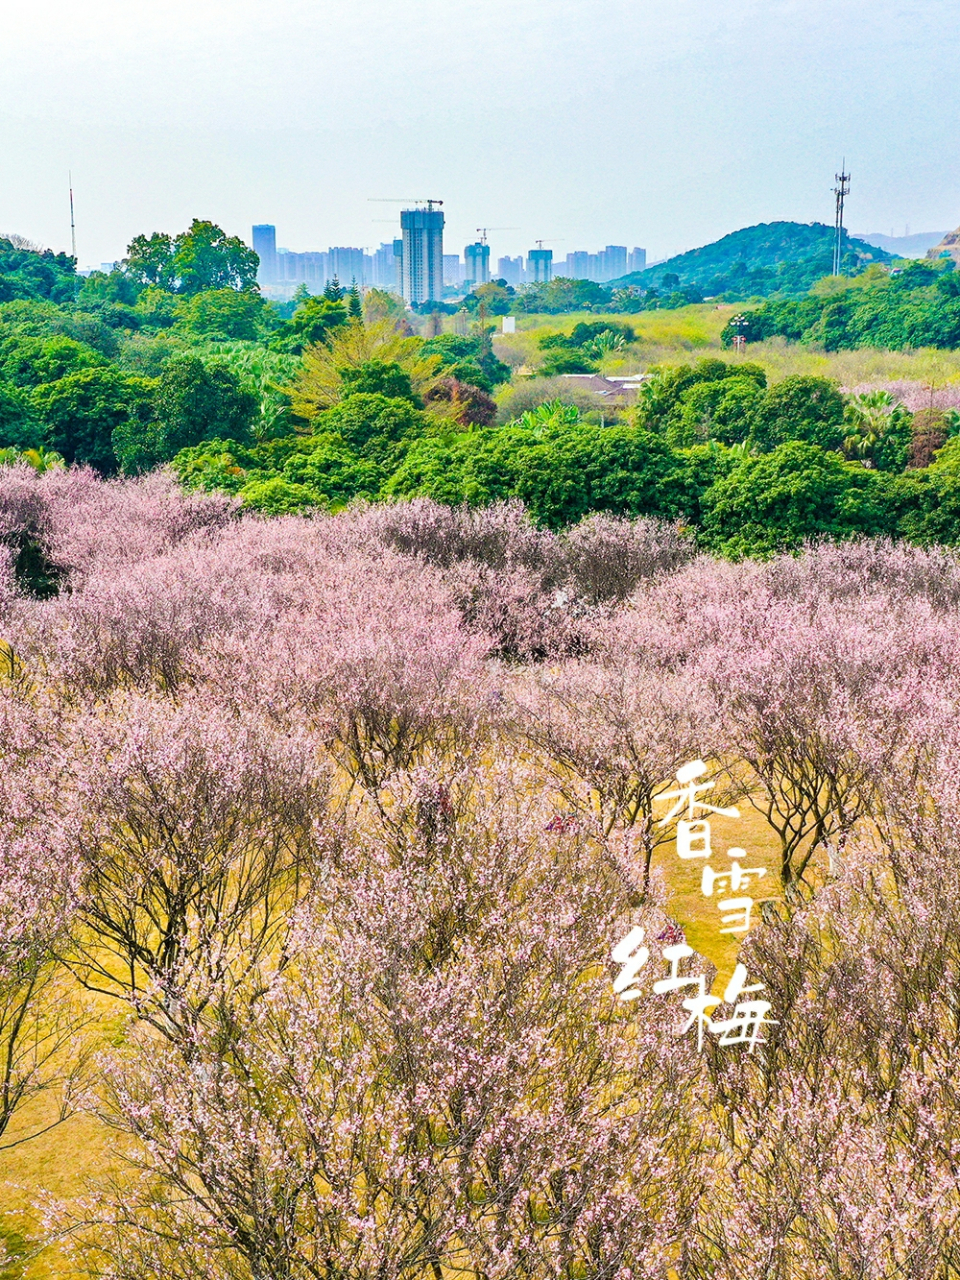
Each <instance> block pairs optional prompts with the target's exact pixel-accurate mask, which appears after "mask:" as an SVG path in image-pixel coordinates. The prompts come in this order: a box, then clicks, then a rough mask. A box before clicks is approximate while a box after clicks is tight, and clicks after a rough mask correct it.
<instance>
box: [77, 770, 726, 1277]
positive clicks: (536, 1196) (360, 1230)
mask: <svg viewBox="0 0 960 1280" xmlns="http://www.w3.org/2000/svg"><path fill="white" fill-rule="evenodd" d="M518 781H519V779H517V778H512V777H509V776H508V770H503V771H501V774H500V776H499V778H496V777H495V778H494V780H493V792H494V794H493V795H492V796H490V795H486V794H485V793H487V792H488V791H489V782H490V780H489V779H487V778H482V779H478V778H477V777H475V776H474V777H469V776H467V777H463V778H461V781H460V787H461V789H462V792H463V794H462V795H461V796H460V800H461V801H464V802H466V801H469V803H466V804H464V805H455V806H454V810H456V811H459V812H460V813H462V814H463V815H465V816H463V817H462V818H461V819H457V820H455V821H452V822H451V823H450V824H449V825H448V826H447V827H446V828H445V834H444V836H443V838H441V839H436V838H426V835H425V831H424V827H423V822H424V802H425V801H431V799H432V798H433V797H435V796H436V784H435V781H434V779H433V778H432V777H431V776H429V775H428V774H425V773H423V772H422V771H421V772H420V773H418V774H417V775H416V776H412V777H409V778H408V779H406V780H404V781H403V782H402V783H401V784H400V785H399V786H398V789H397V793H396V796H395V800H396V805H397V808H398V809H399V810H401V811H403V812H406V813H407V814H408V816H409V823H408V824H407V825H406V832H405V836H404V837H403V838H402V839H401V838H400V836H399V832H400V828H401V827H402V826H404V823H402V822H399V823H398V822H394V823H393V824H392V827H385V826H384V825H383V824H382V822H381V820H380V818H379V815H378V813H377V810H376V809H373V808H371V809H369V810H368V811H367V814H366V816H361V818H360V819H359V825H358V826H357V827H356V829H355V830H354V831H353V832H352V833H351V836H350V838H349V839H347V840H345V841H344V842H343V843H342V844H341V845H340V846H339V847H338V849H337V851H336V855H335V857H334V860H333V867H332V869H331V873H330V874H329V875H328V876H327V877H326V878H325V879H324V880H323V882H322V883H321V884H319V885H318V887H317V893H316V895H315V896H314V897H313V898H312V900H311V901H310V903H309V905H308V906H307V907H305V908H304V910H303V911H302V912H301V913H300V916H299V925H298V932H297V945H296V947H295V950H294V952H293V953H292V955H291V962H290V963H289V964H288V965H287V966H286V967H285V968H284V969H283V970H282V972H279V973H277V974H276V976H275V979H274V981H273V982H272V983H271V984H270V985H269V988H268V989H265V990H262V991H261V992H260V993H251V992H241V991H240V990H239V989H237V990H235V991H234V993H233V996H232V998H231V1000H230V1001H228V1002H227V1003H226V1004H225V1005H224V1006H223V1007H222V1008H221V1009H220V1010H218V1013H217V1016H216V1017H213V1018H209V1019H205V1020H204V1021H203V1022H202V1023H200V1024H198V1025H197V1026H196V1028H195V1029H194V1030H192V1032H191V1035H190V1037H189V1040H188V1041H187V1042H186V1043H185V1044H184V1043H179V1042H178V1043H173V1042H171V1043H168V1044H167V1045H165V1046H161V1047H159V1048H158V1049H156V1050H155V1051H151V1052H140V1053H139V1054H138V1055H137V1059H136V1062H135V1063H133V1064H132V1065H125V1066H124V1067H123V1069H122V1070H120V1071H119V1073H118V1074H116V1075H115V1077H114V1091H113V1099H114V1102H113V1108H114V1109H113V1112H112V1115H113V1122H114V1123H115V1124H117V1125H118V1126H119V1127H120V1129H121V1131H123V1132H125V1133H127V1134H129V1135H131V1136H133V1137H136V1138H138V1139H139V1140H140V1144H139V1145H138V1146H137V1147H136V1148H134V1149H135V1150H136V1151H139V1152H140V1153H141V1154H139V1155H138V1156H136V1157H135V1158H136V1160H137V1162H138V1164H139V1165H140V1168H141V1173H142V1177H143V1182H142V1183H134V1184H132V1185H130V1184H128V1185H127V1186H126V1187H125V1188H124V1189H123V1190H122V1191H120V1192H119V1194H118V1196H117V1199H116V1200H115V1204H114V1215H113V1217H112V1219H111V1222H110V1224H108V1226H107V1228H106V1234H100V1235H98V1236H96V1237H95V1241H96V1243H97V1244H98V1246H99V1248H100V1249H101V1250H105V1251H106V1253H107V1255H108V1256H109V1257H111V1258H115V1259H117V1260H118V1263H117V1265H116V1268H115V1270H112V1271H110V1274H130V1275H134V1274H156V1273H159V1272H163V1273H164V1274H168V1275H171V1276H175V1277H180V1276H184V1277H186V1276H199V1275H201V1274H203V1275H208V1276H221V1275H222V1276H228V1275H229V1276H250V1277H254V1276H257V1277H266V1276H271V1277H275V1276H308V1275H309V1276H319V1277H331V1278H332V1277H356V1278H357V1280H360V1277H366V1276H369V1275H371V1274H374V1273H376V1274H381V1275H390V1276H396V1277H404V1276H409V1277H414V1276H417V1277H419V1276H423V1275H429V1276H433V1277H437V1280H439V1277H441V1276H443V1275H445V1274H449V1273H450V1272H451V1271H454V1270H455V1271H459V1272H460V1273H463V1274H469V1275H473V1276H477V1277H479V1276H487V1277H497V1278H500V1277H503V1278H506V1277H510V1278H511V1280H513V1278H516V1280H519V1278H520V1277H521V1276H538V1277H539V1276H543V1277H546V1276H550V1275H579V1274H583V1275H588V1276H597V1277H599V1276H608V1275H609V1276H613V1275H628V1274H631V1273H633V1274H637V1273H649V1272H651V1271H653V1272H657V1271H662V1269H663V1268H664V1267H665V1266H666V1265H668V1264H669V1262H670V1260H671V1259H673V1258H675V1257H676V1255H677V1251H678V1249H679V1247H680V1241H681V1240H682V1239H683V1238H684V1236H685V1234H686V1233H687V1232H688V1231H689V1230H690V1229H691V1225H692V1223H693V1222H694V1220H695V1218H696V1212H697V1208H696V1206H697V1203H698V1200H699V1198H700V1197H701V1195H702V1192H703V1189H704V1187H705V1185H706V1179H707V1178H708V1177H709V1168H710V1156H711V1153H710V1150H709V1143H704V1140H703V1129H702V1126H701V1124H700V1121H699V1119H698V1104H697V1099H696V1090H695V1082H696V1079H697V1075H698V1071H697V1058H696V1055H695V1053H694V1052H691V1050H690V1048H689V1046H688V1045H685V1044H683V1043H682V1042H680V1041H677V1040H675V1039H673V1037H672V1036H671V1035H670V1033H669V1031H668V1030H667V1029H665V1028H664V1027H663V1026H662V1022H661V1020H660V1019H658V1018H657V1011H656V1010H655V1008H654V1006H653V1005H652V1004H650V1003H649V1001H641V1002H640V1005H639V1006H638V1007H636V1008H634V1009H633V1010H632V1012H631V1016H630V1017H629V1018H626V1017H623V1016H621V1015H620V1013H619V1011H618V1010H617V1009H616V1008H615V1007H614V1002H613V999H612V994H611V989H610V983H609V975H608V972H607V970H606V966H604V965H599V966H598V964H597V960H598V957H602V956H603V955H604V954H608V953H609V948H610V943H611V941H612V939H613V933H612V928H615V927H616V921H617V919H618V917H620V916H621V914H622V913H623V911H624V910H626V900H625V897H624V894H623V890H622V887H620V886H619V885H618V884H617V882H616V881H615V880H614V879H611V877H610V875H609V873H608V871H607V870H606V868H605V865H604V863H603V860H602V859H601V858H599V857H596V856H593V857H591V856H588V855H587V850H586V848H585V847H584V845H583V843H582V842H580V841H575V840H572V839H567V838H564V837H560V838H559V839H558V838H555V837H550V838H545V837H544V832H543V826H544V819H545V817H546V816H547V814H548V813H549V808H548V807H547V806H544V805H543V804H542V803H541V802H536V803H533V804H531V803H530V802H529V801H527V802H523V801H520V800H519V797H518V795H517V794H516V792H515V790H514V788H515V786H516V784H517V782H518ZM498 792H502V794H498ZM505 800H508V801H510V803H509V804H508V805H504V804H503V803H502V802H503V801H505ZM471 809H472V813H471V812H470V810H471ZM466 815H469V816H466ZM434 834H435V832H434ZM648 912H649V915H648V916H646V917H644V918H645V919H647V920H648V922H649V923H652V922H653V920H655V919H656V916H657V911H656V908H655V906H654V905H653V904H652V903H651V904H650V906H649V908H648ZM660 919H662V916H661V917H660ZM641 1006H642V1007H641ZM151 1043H153V1042H151Z"/></svg>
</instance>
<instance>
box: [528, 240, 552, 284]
mask: <svg viewBox="0 0 960 1280" xmlns="http://www.w3.org/2000/svg"><path fill="white" fill-rule="evenodd" d="M527 279H528V280H532V281H533V283H534V284H548V283H549V281H551V280H552V279H553V250H552V249H544V247H543V244H542V243H541V245H540V248H539V249H531V250H530V251H529V253H528V254H527Z"/></svg>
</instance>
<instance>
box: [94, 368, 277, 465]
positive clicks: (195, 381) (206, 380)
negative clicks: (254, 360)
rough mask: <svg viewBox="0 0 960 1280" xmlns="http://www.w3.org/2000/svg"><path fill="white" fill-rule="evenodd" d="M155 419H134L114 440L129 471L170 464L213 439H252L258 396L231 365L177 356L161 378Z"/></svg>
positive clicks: (155, 393)
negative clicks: (193, 447)
mask: <svg viewBox="0 0 960 1280" xmlns="http://www.w3.org/2000/svg"><path fill="white" fill-rule="evenodd" d="M153 406H154V413H153V418H152V421H150V422H148V423H146V424H142V423H139V422H137V421H136V420H130V421H128V422H126V423H124V424H123V425H122V426H120V427H119V429H118V431H117V435H116V437H115V439H114V442H113V443H114V447H115V450H116V456H117V458H118V460H119V461H120V463H121V465H122V467H123V469H124V471H127V472H136V471H144V470H147V469H148V468H150V467H154V466H157V465H158V464H159V463H162V462H168V461H169V460H170V459H171V458H173V457H174V456H175V455H176V454H177V453H179V452H180V450H181V449H185V448H188V447H190V446H191V445H197V444H199V443H200V442H201V441H203V440H210V439H213V438H220V439H228V440H229V439H233V440H247V439H249V438H250V427H251V424H252V422H253V421H254V418H255V417H256V415H257V413H258V410H259V404H258V401H257V397H256V396H255V395H254V394H253V393H252V392H250V391H245V390H243V388H242V387H241V385H240V379H239V378H238V377H237V375H236V374H235V373H234V372H233V371H232V370H231V369H229V368H228V367H227V366H226V365H225V364H222V363H221V362H219V361H213V362H211V363H209V364H207V363H204V361H203V360H201V359H200V358H199V357H198V356H191V355H184V356H175V357H173V358H172V359H170V360H168V361H167V364H166V365H165V366H164V370H163V373H162V374H161V375H160V377H159V378H158V379H157V382H156V387H155V392H154V396H153Z"/></svg>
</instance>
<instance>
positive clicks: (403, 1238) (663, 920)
mask: <svg viewBox="0 0 960 1280" xmlns="http://www.w3.org/2000/svg"><path fill="white" fill-rule="evenodd" d="M0 539H2V541H3V545H4V548H5V551H6V554H5V556H4V558H3V562H2V566H0V570H2V574H0V639H2V642H3V643H2V646H0V752H2V756H3V769H2V770H0V926H2V927H0V933H2V937H0V1050H2V1052H3V1055H4V1058H5V1061H7V1062H8V1063H10V1064H11V1066H10V1071H9V1072H8V1076H9V1080H8V1086H7V1088H6V1092H4V1093H3V1094H2V1097H0V1138H2V1137H3V1134H4V1133H5V1132H7V1133H11V1134H14V1133H15V1132H16V1133H19V1132H20V1131H19V1130H18V1129H17V1124H18V1123H19V1117H20V1115H21V1107H22V1104H23V1103H24V1102H25V1101H28V1100H29V1099H30V1098H31V1097H34V1096H36V1094H37V1093H38V1092H40V1091H41V1090H43V1089H52V1088H57V1089H58V1090H59V1096H60V1098H61V1102H60V1104H59V1108H60V1109H59V1111H58V1112H57V1116H58V1118H60V1117H65V1116H67V1115H68V1114H69V1111H70V1108H71V1106H73V1105H75V1104H76V1100H77V1097H78V1092H77V1090H78V1087H79V1085H80V1084H81V1083H82V1084H83V1086H84V1089H85V1094H84V1097H85V1099H86V1101H85V1105H87V1106H88V1107H90V1108H91V1109H92V1110H94V1111H96V1112H97V1113H98V1114H99V1115H100V1116H101V1118H102V1119H103V1120H104V1121H105V1122H106V1123H108V1124H109V1125H111V1126H113V1127H114V1128H115V1129H116V1130H118V1131H119V1133H120V1134H121V1135H122V1136H123V1141H122V1148H123V1151H124V1153H125V1159H127V1160H128V1162H129V1167H128V1168H126V1169H125V1170H124V1172H123V1173H122V1174H121V1176H120V1177H118V1178H116V1179H114V1180H113V1181H112V1182H111V1183H110V1184H109V1185H107V1184H104V1185H103V1186H102V1187H101V1188H100V1189H99V1190H98V1191H97V1193H96V1194H95V1195H94V1196H93V1198H92V1199H91V1200H90V1202H89V1203H73V1204H65V1205H61V1206H60V1207H59V1209H57V1210H55V1216H57V1226H58V1230H60V1231H62V1232H65V1233H66V1236H65V1237H62V1238H69V1239H70V1240H72V1241H73V1246H74V1247H75V1248H76V1250H77V1251H78V1253H80V1254H82V1255H84V1257H85V1259H86V1260H85V1262H84V1265H87V1264H89V1265H91V1266H93V1267H95V1269H96V1270H97V1271H98V1272H99V1273H101V1274H104V1275H107V1276H115V1277H118V1278H119V1277H121V1276H122V1277H134V1276H142V1277H146V1276H154V1275H164V1276H171V1277H177V1278H180V1277H182V1278H183V1280H187V1277H191V1278H192V1277H196V1276H201V1275H202V1276H204V1277H211V1278H212V1280H228V1278H229V1280H233V1278H234V1277H244V1278H249V1280H253V1278H254V1277H289V1278H290V1280H293V1278H294V1277H301V1276H302V1277H306V1276H316V1277H337V1278H338V1280H366V1278H367V1277H370V1276H372V1275H377V1276H379V1277H383V1280H401V1278H403V1280H406V1278H409V1280H414V1278H416V1280H419V1278H420V1277H423V1276H432V1277H434V1280H439V1277H442V1276H444V1275H453V1274H454V1273H459V1272H463V1273H469V1274H470V1275H472V1276H478V1277H479V1276H483V1277H486V1278H487V1280H521V1277H522V1278H523V1280H541V1278H542V1280H553V1278H554V1277H581V1276H582V1277H584V1278H589V1280H639V1277H647V1276H661V1277H662V1276H666V1275H667V1274H668V1273H672V1274H676V1275H682V1276H685V1277H696V1278H697V1280H700V1278H704V1280H706V1278H708V1277H709V1280H734V1277H737V1278H738V1280H740V1278H743V1277H748V1278H750V1280H754V1278H755V1280H768V1278H769V1277H778V1278H779V1277H782V1278H783V1280H793V1278H794V1277H797V1278H798V1280H799V1278H800V1277H803V1278H804V1280H805V1278H806V1277H818V1278H819V1277H824V1280H827V1278H828V1277H829V1278H831V1280H833V1278H834V1277H836V1278H838V1280H839V1278H841V1277H843V1278H846V1277H854V1276H856V1277H861V1278H863V1280H887V1277H889V1276H891V1275H895V1274H903V1275H907V1276H912V1277H917V1278H918V1280H919V1278H920V1277H930V1278H931V1280H940V1278H941V1277H942V1280H946V1278H947V1277H948V1276H950V1275H951V1274H953V1272H955V1271H956V1270H957V1269H958V1268H960V1245H958V1244H957V1240H958V1239H960V1231H958V1223H960V1187H958V1182H957V1173H956V1170H957V1167H958V1159H960V1147H958V1139H957V1137H956V1134H957V1132H958V1129H960V1088H958V1084H957V1076H956V1071H955V1061H956V1055H957V1050H958V1043H960V1018H958V1013H957V1008H958V1006H957V997H956V991H957V984H958V982H960V838H958V833H957V813H958V811H960V770H958V767H957V759H958V753H960V647H958V644H957V637H958V635H960V561H958V559H957V557H956V556H955V555H954V554H953V553H952V552H949V551H945V550H935V551H921V550H917V549H912V548H907V547H901V546H894V545H892V544H888V543H862V544H848V545H845V546H842V547H828V548H818V549H811V550H809V551H807V552H806V553H805V554H804V555H802V556H799V557H796V558H790V557H785V558H782V559H778V560H775V561H771V562H770V563H766V564H756V563H749V562H745V563H742V564H736V565H733V564H726V563H717V562H714V561H711V560H709V559H707V558H704V557H696V556H694V554H693V551H692V548H691V547H690V545H689V544H688V543H687V542H686V541H685V539H684V538H683V536H682V535H681V533H680V532H679V531H678V530H676V529H674V528H672V527H670V526H664V525H662V524H657V523H655V522H649V521H633V522H630V521H624V520H615V519H612V518H607V517H594V518H593V519H592V520H590V521H587V522H585V523H584V524H583V525H581V526H580V527H578V528H576V529H573V530H571V531H569V532H568V533H566V534H565V535H562V536H561V535H554V534H549V533H546V532H544V531H542V530H538V529H537V528H535V527H534V526H533V525H532V524H531V523H530V521H529V520H528V519H527V517H526V515H525V513H524V512H523V510H522V509H521V508H519V507H517V506H516V505H506V506H501V507H496V508H491V509H489V510H487V511H483V512H465V511H451V510H448V509H446V508H443V507H439V506H437V505H435V504H431V503H428V502H422V501H421V502H414V503H409V504H398V505H396V506H385V507H379V508H367V509H357V510H352V511H348V512H345V513H343V514H342V515H339V516H335V517H317V518H312V519H310V518H299V517H288V518H283V519H276V520H266V519H262V518H259V517H254V516H250V515H246V514H243V513H241V512H240V511H239V510H238V509H237V508H236V507H235V506H234V505H232V504H231V503H229V502H227V501H225V500H223V499H220V498H209V499H208V498H202V497H187V496H185V495H183V494H182V493H180V492H179V490H177V489H176V488H175V486H174V485H173V484H172V483H171V482H170V481H169V479H167V478H165V477H164V476H162V475H157V476H152V477H150V478H148V479H147V480H143V481H118V482H109V483H103V482H101V481H98V480H96V479H95V478H94V477H93V476H91V475H90V474H88V473H85V472H82V471H71V472H60V473H57V472H50V473H47V474H46V475H44V476H36V475H35V474H33V473H32V472H28V471H27V470H20V469H10V468H6V469H3V470H2V471H0ZM694 759H703V760H706V761H710V762H711V767H712V768H713V770H714V772H715V776H716V778H717V780H718V786H717V789H716V791H715V792H714V793H713V794H714V795H715V796H717V797H718V800H717V803H718V804H724V803H734V802H735V803H736V804H738V805H740V806H741V807H746V806H749V805H753V806H754V807H755V808H756V809H757V810H759V812H760V813H761V814H762V815H763V816H764V818H765V819H766V821H767V823H768V824H769V826H770V828H771V830H772V832H773V833H774V835H775V838H776V840H777V842H778V848H779V850H780V880H781V892H780V893H778V894H777V895H775V897H774V899H773V900H771V902H769V903H768V904H766V906H767V909H766V910H765V911H764V918H763V922H762V923H761V924H760V925H758V927H757V928H755V929H754V930H753V931H752V932H751V934H750V936H749V940H748V941H747V943H746V944H745V945H744V948H743V952H742V957H743V961H744V963H745V964H746V965H747V966H748V968H749V972H750V975H751V978H752V979H756V980H757V981H761V982H762V983H763V984H764V986H765V988H766V991H767V993H768V996H769V999H770V1001H771V1003H772V1005H773V1007H774V1008H775V1009H776V1016H777V1019H778V1021H777V1024H776V1026H775V1027H771V1028H770V1031H769V1037H768V1043H767V1044H766V1045H765V1046H764V1047H763V1049H762V1051H760V1050H759V1049H758V1052H757V1053H756V1054H755V1055H744V1054H739V1055H738V1054H735V1053H729V1052H725V1051H724V1050H722V1049H720V1048H718V1047H717V1045H715V1044H712V1043H707V1044H706V1045H705V1048H704V1052H703V1053H702V1054H701V1053H698V1052H697V1051H696V1043H695V1041H691V1040H689V1039H682V1038H678V1037H677V1036H676V1035H675V1034H674V1029H673V1025H672V1019H671V1018H670V1017H669V1016H668V1017H666V1018H665V1017H664V1001H663V1000H661V999H658V998H656V997H653V996H650V997H649V998H648V997H647V996H646V995H644V994H643V993H642V992H641V993H640V995H639V997H638V999H637V1000H635V1001H631V1002H630V1004H629V1007H627V1006H625V1005H623V1004H621V1003H620V1002H618V1001H617V1000H616V998H615V995H614V993H613V989H612V976H613V967H612V966H611V964H610V962H609V956H610V952H611V947H612V945H613V944H614V943H615V942H616V941H617V940H618V939H619V938H622V937H623V936H624V934H625V933H626V932H627V931H628V930H629V929H630V928H631V927H633V926H641V927H642V928H643V929H644V930H645V934H646V936H647V937H648V938H651V939H658V940H660V941H665V942H669V943H670V944H671V945H673V944H675V943H677V941H678V940H679V941H680V942H682V941H683V939H684V932H683V927H682V926H683V923H684V922H678V921H673V920H671V919H669V918H668V916H667V915H666V914H665V912H664V909H663V904H664V897H663V892H662V872H661V870H660V867H659V862H660V857H659V853H660V850H661V847H662V846H663V844H664V843H666V842H668V841H670V840H671V839H672V836H673V833H672V831H671V830H670V829H669V828H667V829H661V828H658V827H657V826H656V825H655V823H654V822H653V821H652V820H651V814H652V812H653V809H654V799H655V797H656V796H657V795H658V793H659V792H660V791H661V790H662V789H663V788H664V786H665V784H667V783H668V782H669V780H670V779H671V778H672V777H673V776H674V775H675V773H676V771H677V769H678V768H679V767H680V766H681V765H682V764H684V763H685V762H687V761H690V760H694ZM719 797H725V798H719ZM698 965H699V967H700V968H701V969H702V968H703V967H704V966H706V962H705V961H701V960H700V958H698ZM706 967H707V968H709V966H706ZM710 977H712V974H711V975H710ZM709 980H710V979H709V978H708V981H709ZM84 991H88V992H90V991H92V992H95V993H97V997H98V1001H99V1003H97V1004H95V1007H96V1008H102V1007H109V1005H106V1006H104V1002H105V1001H113V1002H115V1004H116V1007H117V1008H119V1009H122V1010H124V1011H126V1013H127V1015H128V1016H127V1019H126V1021H125V1022H124V1023H123V1024H122V1027H120V1024H118V1022H117V1020H116V1019H110V1021H109V1035H104V1034H102V1028H98V1027H97V1026H96V1025H94V1026H92V1027H86V1028H79V1027H77V1026H76V1025H75V1024H74V1023H72V1022H71V1021H70V1017H68V1016H67V1014H68V1013H69V1011H71V1010H73V1009H74V1008H77V1009H79V1008H80V1007H81V1006H82V1001H81V999H80V998H79V993H81V992H84ZM55 1011H59V1013H58V1014H57V1015H56V1017H55V1016H54V1014H55ZM58 1019H59V1020H58ZM118 1027H119V1030H118ZM81 1033H82V1038H84V1039H85V1040H86V1041H87V1042H88V1043H89V1042H92V1043H94V1044H95V1046H96V1048H97V1050H98V1052H97V1054H96V1056H95V1057H85V1056H83V1055H82V1054H79V1053H75V1052H74V1037H77V1036H81ZM98 1037H99V1038H98ZM65 1062H67V1063H70V1064H73V1068H72V1069H71V1070H67V1069H65V1066H64V1063H65ZM80 1077H82V1081H81V1079H80ZM26 1136H29V1134H27V1135H26Z"/></svg>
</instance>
